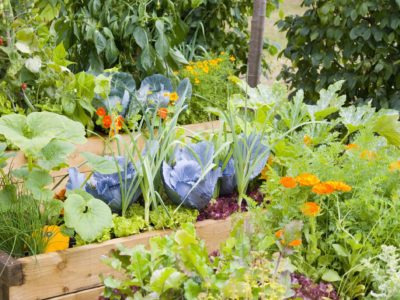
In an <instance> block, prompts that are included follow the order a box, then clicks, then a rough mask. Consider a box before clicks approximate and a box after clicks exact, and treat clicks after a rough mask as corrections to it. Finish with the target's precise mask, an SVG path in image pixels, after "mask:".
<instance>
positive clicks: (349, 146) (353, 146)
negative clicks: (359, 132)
mask: <svg viewBox="0 0 400 300" xmlns="http://www.w3.org/2000/svg"><path fill="white" fill-rule="evenodd" d="M345 147H346V150H351V149H358V148H359V147H358V145H357V144H348V145H346V146H345Z"/></svg>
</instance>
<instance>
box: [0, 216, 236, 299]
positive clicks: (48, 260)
mask: <svg viewBox="0 0 400 300" xmlns="http://www.w3.org/2000/svg"><path fill="white" fill-rule="evenodd" d="M231 228H232V219H231V218H228V219H226V220H218V221H216V220H205V221H201V222H198V223H196V231H197V234H198V236H199V237H200V238H201V239H203V240H204V241H205V243H206V246H207V250H208V251H209V252H211V251H214V250H217V249H218V248H219V245H220V243H221V242H223V241H224V240H226V239H227V238H228V237H229V234H230V231H231ZM170 233H172V230H158V231H148V232H144V233H141V234H137V235H133V236H129V237H124V238H118V239H113V240H109V241H106V242H104V243H101V244H91V245H86V246H81V247H77V248H70V249H67V250H63V251H57V252H53V253H46V254H40V255H37V256H30V257H23V258H19V259H14V258H12V257H10V256H8V255H7V254H5V253H2V252H0V271H1V270H3V272H1V276H0V287H1V289H0V300H37V299H53V300H92V299H93V300H94V299H98V296H99V295H100V294H101V292H102V291H103V287H102V284H101V280H100V277H99V275H100V274H103V275H106V276H107V275H111V274H115V272H114V271H113V270H112V269H111V268H110V267H109V266H107V265H105V264H104V263H103V262H101V258H102V257H103V256H105V255H108V254H109V253H110V251H111V250H112V249H115V248H116V246H117V245H119V244H122V245H124V246H126V247H134V246H136V245H146V246H148V243H149V239H150V238H152V237H155V236H160V235H166V234H170Z"/></svg>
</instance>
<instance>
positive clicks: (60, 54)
mask: <svg viewBox="0 0 400 300" xmlns="http://www.w3.org/2000/svg"><path fill="white" fill-rule="evenodd" d="M67 55H68V52H67V51H66V50H65V48H64V44H63V43H60V44H58V45H57V47H55V48H54V51H53V61H54V63H56V64H57V65H59V66H62V67H67V66H69V65H70V64H72V62H71V61H69V60H67V59H66V57H67Z"/></svg>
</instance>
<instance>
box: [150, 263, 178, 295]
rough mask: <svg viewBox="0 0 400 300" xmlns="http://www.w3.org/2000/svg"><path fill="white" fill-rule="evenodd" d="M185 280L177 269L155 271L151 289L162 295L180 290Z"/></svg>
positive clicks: (169, 268) (168, 268)
mask: <svg viewBox="0 0 400 300" xmlns="http://www.w3.org/2000/svg"><path fill="white" fill-rule="evenodd" d="M184 280H185V275H184V274H183V273H181V272H179V271H177V270H176V269H175V268H172V267H167V268H163V269H160V270H155V271H154V272H153V274H152V276H151V278H150V289H151V290H153V291H154V292H156V293H157V294H159V295H161V294H162V293H164V292H165V291H167V290H169V289H179V288H180V286H181V284H182V283H183V282H184Z"/></svg>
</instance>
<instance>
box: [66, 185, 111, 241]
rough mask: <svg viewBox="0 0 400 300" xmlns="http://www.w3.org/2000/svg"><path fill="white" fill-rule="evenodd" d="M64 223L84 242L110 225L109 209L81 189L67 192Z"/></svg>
mask: <svg viewBox="0 0 400 300" xmlns="http://www.w3.org/2000/svg"><path fill="white" fill-rule="evenodd" d="M64 220H65V225H66V226H67V227H70V228H74V230H75V231H76V233H77V234H79V236H80V237H81V238H82V239H83V240H84V241H86V242H91V241H93V240H94V239H96V237H98V236H99V235H100V234H101V233H102V232H103V230H104V229H105V228H111V227H112V213H111V209H110V208H109V207H108V205H107V204H105V203H104V202H103V201H101V200H98V199H96V198H94V197H93V196H92V195H90V194H88V193H86V192H84V191H82V190H74V191H73V192H69V193H68V198H67V200H65V203H64Z"/></svg>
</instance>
